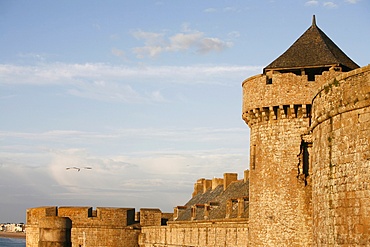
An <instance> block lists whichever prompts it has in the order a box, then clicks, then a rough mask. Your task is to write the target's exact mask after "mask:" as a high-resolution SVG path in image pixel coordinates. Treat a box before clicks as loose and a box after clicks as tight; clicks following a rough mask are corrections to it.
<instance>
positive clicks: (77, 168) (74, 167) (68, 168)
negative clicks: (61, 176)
mask: <svg viewBox="0 0 370 247" xmlns="http://www.w3.org/2000/svg"><path fill="white" fill-rule="evenodd" d="M70 169H75V170H77V171H78V172H79V171H80V170H81V168H79V167H76V166H73V167H67V168H66V170H70Z"/></svg>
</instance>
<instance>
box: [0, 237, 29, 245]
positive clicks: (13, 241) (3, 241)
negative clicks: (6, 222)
mask: <svg viewBox="0 0 370 247" xmlns="http://www.w3.org/2000/svg"><path fill="white" fill-rule="evenodd" d="M0 246H1V247H26V239H23V238H0Z"/></svg>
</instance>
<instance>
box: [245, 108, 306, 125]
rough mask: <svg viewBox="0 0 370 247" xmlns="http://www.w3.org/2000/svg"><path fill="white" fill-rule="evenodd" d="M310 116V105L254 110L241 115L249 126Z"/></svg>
mask: <svg viewBox="0 0 370 247" xmlns="http://www.w3.org/2000/svg"><path fill="white" fill-rule="evenodd" d="M310 116H311V104H307V105H305V104H304V105H280V106H270V107H262V108H254V109H251V110H249V111H247V112H244V113H243V119H244V121H245V123H246V124H248V125H249V126H251V125H253V124H256V123H260V122H264V121H274V120H279V119H291V118H309V117H310Z"/></svg>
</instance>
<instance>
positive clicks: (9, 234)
mask: <svg viewBox="0 0 370 247" xmlns="http://www.w3.org/2000/svg"><path fill="white" fill-rule="evenodd" d="M0 238H26V233H24V232H2V231H0Z"/></svg>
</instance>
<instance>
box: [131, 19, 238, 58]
mask: <svg viewBox="0 0 370 247" xmlns="http://www.w3.org/2000/svg"><path fill="white" fill-rule="evenodd" d="M182 29H183V32H182V33H177V34H175V35H172V36H170V37H168V38H166V36H165V34H163V33H153V32H143V31H137V32H133V36H134V37H135V38H137V39H139V40H143V41H144V46H141V47H135V48H133V49H132V51H133V53H135V54H136V56H137V57H138V58H144V57H147V56H148V57H155V56H158V55H159V54H161V53H163V52H178V51H187V50H192V49H194V50H195V51H196V52H197V53H200V54H204V53H209V52H213V51H222V50H224V49H226V48H229V47H231V46H232V45H233V44H232V42H227V41H223V40H220V39H219V38H214V37H206V36H205V34H204V33H203V32H199V31H196V30H191V29H190V28H189V26H188V25H187V24H185V25H183V28H182Z"/></svg>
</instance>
